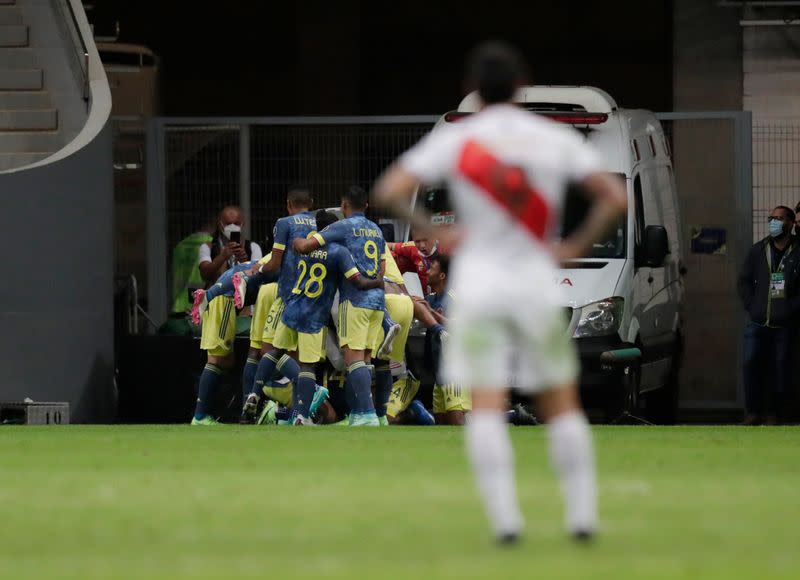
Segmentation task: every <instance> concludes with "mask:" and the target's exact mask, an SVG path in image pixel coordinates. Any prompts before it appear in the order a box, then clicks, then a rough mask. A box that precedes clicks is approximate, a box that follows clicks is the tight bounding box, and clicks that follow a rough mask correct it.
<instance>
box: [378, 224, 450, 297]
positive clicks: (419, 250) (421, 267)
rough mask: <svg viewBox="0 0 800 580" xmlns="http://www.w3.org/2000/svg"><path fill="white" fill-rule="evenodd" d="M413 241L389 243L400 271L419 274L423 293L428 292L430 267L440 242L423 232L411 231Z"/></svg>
mask: <svg viewBox="0 0 800 580" xmlns="http://www.w3.org/2000/svg"><path fill="white" fill-rule="evenodd" d="M411 239H412V240H413V241H412V242H401V243H396V244H389V250H390V251H391V252H392V256H393V257H394V258H395V260H396V261H397V266H398V267H399V268H400V272H401V273H403V274H405V273H406V272H413V273H415V274H417V275H418V276H419V281H420V284H421V285H422V294H423V295H425V294H427V293H428V269H429V268H430V266H431V260H432V259H433V257H434V255H435V254H436V252H437V250H438V242H437V241H436V240H429V239H428V238H427V237H426V236H425V235H423V234H422V233H421V232H412V233H411Z"/></svg>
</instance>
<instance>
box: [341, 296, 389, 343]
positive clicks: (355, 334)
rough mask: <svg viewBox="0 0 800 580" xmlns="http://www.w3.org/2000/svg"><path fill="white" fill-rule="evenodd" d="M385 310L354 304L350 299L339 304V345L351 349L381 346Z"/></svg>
mask: <svg viewBox="0 0 800 580" xmlns="http://www.w3.org/2000/svg"><path fill="white" fill-rule="evenodd" d="M382 323H383V310H371V309H369V308H360V307H358V306H353V305H352V304H351V303H350V301H349V300H345V301H344V302H341V303H340V304H339V346H341V347H345V346H346V347H347V348H349V349H350V350H375V349H377V348H378V347H379V346H380V344H381V343H380V342H378V339H379V338H380V335H381V324H382Z"/></svg>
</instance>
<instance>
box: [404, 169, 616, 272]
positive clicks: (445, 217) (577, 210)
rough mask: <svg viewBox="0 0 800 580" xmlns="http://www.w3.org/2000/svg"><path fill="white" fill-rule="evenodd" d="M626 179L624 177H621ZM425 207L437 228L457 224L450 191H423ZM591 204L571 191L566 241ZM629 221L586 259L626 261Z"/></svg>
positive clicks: (420, 199) (563, 229)
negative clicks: (623, 259)
mask: <svg viewBox="0 0 800 580" xmlns="http://www.w3.org/2000/svg"><path fill="white" fill-rule="evenodd" d="M620 177H622V178H623V179H624V175H622V174H620ZM420 204H421V205H422V206H423V207H424V208H425V209H426V210H427V211H428V212H430V214H431V216H432V219H433V222H434V223H435V224H448V223H454V222H455V221H456V215H455V213H454V212H453V208H452V206H451V204H450V200H449V196H448V192H447V189H445V188H442V187H428V188H423V189H422V190H421V191H420V193H419V195H418V197H417V205H420ZM588 209H589V203H588V201H587V199H586V197H585V196H584V195H583V194H582V193H581V192H580V190H579V189H578V188H576V187H571V188H569V189H568V190H567V198H566V201H565V203H564V211H563V216H562V221H561V237H565V236H567V235H569V234H570V233H572V231H573V230H574V229H575V228H576V227H577V226H578V225H579V224H580V223H581V221H583V219H584V218H585V217H586V212H587V211H588ZM626 232H627V217H626V216H624V215H623V216H622V217H621V218H620V220H619V222H618V223H617V225H616V227H614V228H613V229H612V230H610V231H609V233H608V235H607V236H606V237H605V238H604V239H603V240H600V241H599V242H597V243H595V244H594V245H593V246H592V248H591V249H590V250H589V251H588V252H587V253H586V255H585V256H583V257H584V258H605V259H609V258H624V257H625V243H626V240H627V235H626Z"/></svg>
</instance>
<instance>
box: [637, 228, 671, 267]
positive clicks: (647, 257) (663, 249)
mask: <svg viewBox="0 0 800 580" xmlns="http://www.w3.org/2000/svg"><path fill="white" fill-rule="evenodd" d="M667 254H669V239H668V237H667V230H666V228H664V226H647V227H646V228H645V229H644V239H643V241H642V253H641V256H642V258H641V265H642V266H648V267H650V268H660V267H662V266H663V265H664V260H665V259H666V258H667Z"/></svg>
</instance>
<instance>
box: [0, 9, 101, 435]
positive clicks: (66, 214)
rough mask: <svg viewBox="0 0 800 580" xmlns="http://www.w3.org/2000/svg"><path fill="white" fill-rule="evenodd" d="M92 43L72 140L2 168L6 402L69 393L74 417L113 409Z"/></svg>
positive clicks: (0, 322)
mask: <svg viewBox="0 0 800 580" xmlns="http://www.w3.org/2000/svg"><path fill="white" fill-rule="evenodd" d="M69 2H71V3H72V5H73V7H74V9H75V10H76V11H78V12H79V14H78V21H79V22H78V24H79V27H80V30H81V34H82V35H83V37H84V38H85V39H88V44H89V47H88V48H89V53H90V54H89V60H90V62H89V84H90V93H91V107H90V110H89V115H88V119H87V120H86V122H85V124H84V125H83V127H82V128H81V129H80V132H79V133H78V134H77V136H76V137H75V138H74V139H73V140H72V141H70V142H69V143H68V144H67V145H66V147H64V148H63V149H61V150H60V151H58V152H57V153H55V154H54V155H53V156H52V157H50V158H49V159H47V160H45V161H40V162H38V163H37V164H35V165H32V166H29V167H26V168H24V169H19V170H15V171H7V172H2V173H0V229H1V230H2V231H3V233H4V235H5V239H6V252H5V254H4V256H3V273H4V279H3V283H2V284H0V328H2V333H0V368H2V369H3V373H2V375H0V400H3V401H18V400H21V399H23V398H25V397H30V398H32V399H34V400H39V401H68V402H69V403H70V406H71V409H70V411H71V418H72V420H73V421H76V422H106V421H112V420H113V419H114V417H115V412H116V403H115V399H116V392H115V389H114V334H113V304H112V296H113V237H112V224H113V199H114V193H113V191H114V190H113V181H112V157H111V134H110V128H109V115H110V112H111V94H110V91H109V88H108V81H107V80H106V76H105V72H104V71H103V66H102V63H101V62H100V58H99V56H98V55H97V50H96V49H95V47H94V44H93V42H92V35H91V30H90V29H89V24H88V22H87V21H86V18H85V15H84V14H83V9H82V7H81V4H80V2H79V1H78V0H69Z"/></svg>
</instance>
